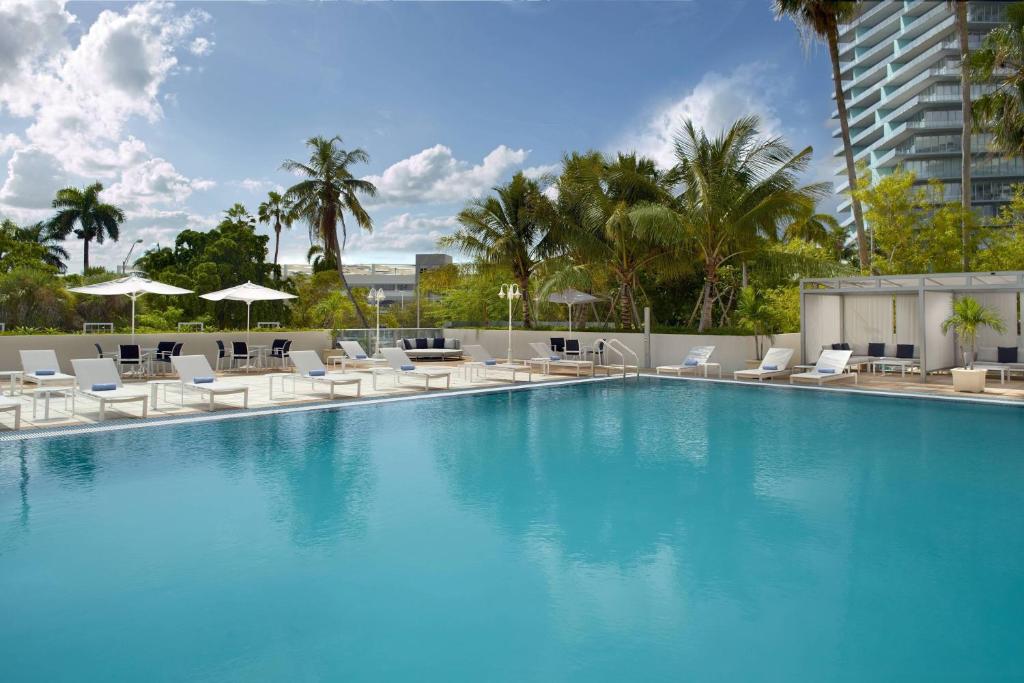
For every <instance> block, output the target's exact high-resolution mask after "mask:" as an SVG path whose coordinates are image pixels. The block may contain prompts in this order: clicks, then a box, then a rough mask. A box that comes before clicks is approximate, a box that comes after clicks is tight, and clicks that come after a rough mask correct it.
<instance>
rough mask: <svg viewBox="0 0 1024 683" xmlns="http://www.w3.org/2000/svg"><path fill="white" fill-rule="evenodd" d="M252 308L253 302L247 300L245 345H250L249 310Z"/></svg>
mask: <svg viewBox="0 0 1024 683" xmlns="http://www.w3.org/2000/svg"><path fill="white" fill-rule="evenodd" d="M251 310H252V302H251V301H246V302H245V345H246V346H248V345H249V311H251Z"/></svg>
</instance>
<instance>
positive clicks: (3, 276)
mask: <svg viewBox="0 0 1024 683" xmlns="http://www.w3.org/2000/svg"><path fill="white" fill-rule="evenodd" d="M72 301H73V300H72V296H71V294H70V293H69V292H68V291H67V290H66V289H64V287H63V286H62V284H61V283H60V282H59V281H58V280H57V279H56V278H54V277H53V272H52V271H50V270H47V269H42V268H38V267H30V266H24V265H22V266H17V267H15V268H13V269H11V270H10V271H6V272H3V273H0V316H2V318H3V320H4V322H5V323H6V325H7V329H15V328H18V327H31V328H61V329H68V328H71V327H72V326H73V325H75V324H76V320H75V314H74V308H73V303H72Z"/></svg>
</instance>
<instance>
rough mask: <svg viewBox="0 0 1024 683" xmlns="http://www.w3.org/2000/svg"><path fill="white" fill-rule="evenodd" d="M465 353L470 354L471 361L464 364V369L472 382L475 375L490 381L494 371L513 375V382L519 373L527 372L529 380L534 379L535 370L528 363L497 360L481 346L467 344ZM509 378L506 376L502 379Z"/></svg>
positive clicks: (464, 349)
mask: <svg viewBox="0 0 1024 683" xmlns="http://www.w3.org/2000/svg"><path fill="white" fill-rule="evenodd" d="M463 351H465V352H466V353H468V354H469V357H470V360H468V361H466V362H465V363H463V364H462V367H463V368H464V369H465V372H466V376H467V377H468V378H469V379H471V380H472V378H473V374H474V373H477V374H481V375H483V377H484V379H489V378H490V376H491V372H492V371H493V372H503V373H511V374H512V381H513V382H515V381H516V373H517V372H525V373H526V379H527V380H532V379H533V368H531V367H530V365H529V364H527V363H508V362H506V361H501V360H497V359H496V358H495V357H494V356H492V355H491V354H490V353H489V352H488V351H487V349H485V348H484V347H482V346H480V345H479V344H467V345H466V346H464V347H463ZM507 378H508V377H507V376H506V377H502V378H501V379H507Z"/></svg>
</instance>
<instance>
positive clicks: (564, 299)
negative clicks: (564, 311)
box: [548, 287, 601, 336]
mask: <svg viewBox="0 0 1024 683" xmlns="http://www.w3.org/2000/svg"><path fill="white" fill-rule="evenodd" d="M600 300H601V297H597V296H594V295H593V294H587V293H586V292H581V291H579V290H578V289H572V288H571V287H570V288H569V289H563V290H562V291H561V292H555V293H554V294H552V295H550V296H549V297H548V301H550V302H551V303H553V304H565V305H566V306H568V307H569V335H570V336H572V307H573V306H575V305H577V304H592V303H594V302H595V301H600Z"/></svg>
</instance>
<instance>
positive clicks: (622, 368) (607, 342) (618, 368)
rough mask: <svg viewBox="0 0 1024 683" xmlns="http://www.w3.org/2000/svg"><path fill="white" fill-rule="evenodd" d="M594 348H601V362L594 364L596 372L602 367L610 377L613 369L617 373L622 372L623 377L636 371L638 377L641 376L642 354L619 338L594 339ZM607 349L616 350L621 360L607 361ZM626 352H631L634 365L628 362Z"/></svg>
mask: <svg viewBox="0 0 1024 683" xmlns="http://www.w3.org/2000/svg"><path fill="white" fill-rule="evenodd" d="M594 348H595V349H601V364H600V365H595V366H594V371H595V372H596V371H597V369H598V368H600V369H602V370H604V371H605V373H606V374H607V375H608V376H609V377H610V376H611V374H612V372H613V371H614V372H615V373H616V374H618V373H620V372H621V373H622V378H623V379H625V378H626V377H627V376H628V375H631V374H634V373H635V375H636V376H637V377H639V376H640V356H638V355H636V353H635V352H634V351H633V349H631V348H629V347H628V346H626V345H625V344H623V343H622V342H621V341H619V340H618V339H614V338H613V339H597V340H595V341H594ZM607 351H612V352H614V353H615V355H616V356H618V357H619V362H618V363H605V362H604V354H605V353H606V352H607ZM626 354H629V355H630V356H631V357H632V358H633V361H634V364H633V365H630V364H628V363H626Z"/></svg>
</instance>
